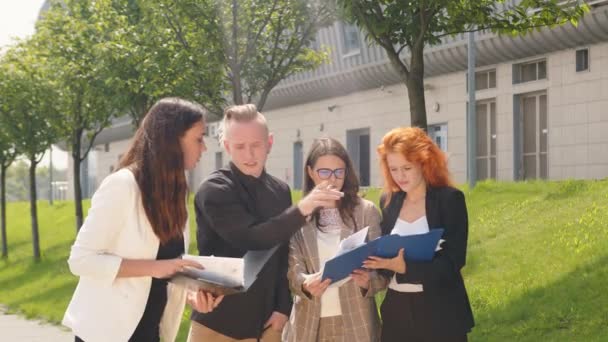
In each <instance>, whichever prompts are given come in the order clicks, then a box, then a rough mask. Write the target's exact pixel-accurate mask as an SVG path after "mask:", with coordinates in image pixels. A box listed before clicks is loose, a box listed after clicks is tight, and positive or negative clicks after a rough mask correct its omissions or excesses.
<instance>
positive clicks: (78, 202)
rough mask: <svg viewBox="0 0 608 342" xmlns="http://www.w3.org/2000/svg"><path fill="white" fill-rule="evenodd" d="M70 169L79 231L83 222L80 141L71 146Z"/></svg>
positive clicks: (77, 229)
mask: <svg viewBox="0 0 608 342" xmlns="http://www.w3.org/2000/svg"><path fill="white" fill-rule="evenodd" d="M72 161H73V163H72V164H73V165H72V171H73V173H74V208H75V209H76V232H78V231H80V227H81V226H82V222H83V213H82V187H81V183H80V143H76V144H74V146H72Z"/></svg>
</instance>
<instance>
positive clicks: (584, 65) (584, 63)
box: [576, 49, 589, 72]
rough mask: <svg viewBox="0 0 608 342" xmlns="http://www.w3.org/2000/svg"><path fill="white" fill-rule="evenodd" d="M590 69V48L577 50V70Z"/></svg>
mask: <svg viewBox="0 0 608 342" xmlns="http://www.w3.org/2000/svg"><path fill="white" fill-rule="evenodd" d="M585 70H589V49H580V50H576V72H579V71H585Z"/></svg>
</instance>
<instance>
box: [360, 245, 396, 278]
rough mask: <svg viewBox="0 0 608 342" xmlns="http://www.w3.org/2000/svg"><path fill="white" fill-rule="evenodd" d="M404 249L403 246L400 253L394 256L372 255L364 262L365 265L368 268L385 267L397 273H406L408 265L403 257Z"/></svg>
mask: <svg viewBox="0 0 608 342" xmlns="http://www.w3.org/2000/svg"><path fill="white" fill-rule="evenodd" d="M403 253H404V249H403V248H401V249H400V250H399V253H398V254H397V256H396V257H394V258H381V257H377V256H370V257H369V258H368V259H367V260H365V261H364V262H363V267H365V268H368V269H373V270H376V269H385V270H391V271H393V272H396V273H401V274H405V272H406V270H407V265H406V264H405V258H404V257H403Z"/></svg>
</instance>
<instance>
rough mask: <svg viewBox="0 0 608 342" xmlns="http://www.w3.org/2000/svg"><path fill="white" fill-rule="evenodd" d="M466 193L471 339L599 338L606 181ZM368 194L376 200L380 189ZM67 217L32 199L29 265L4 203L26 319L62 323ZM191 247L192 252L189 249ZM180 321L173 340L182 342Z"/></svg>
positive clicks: (23, 236) (16, 303) (17, 296)
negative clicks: (34, 231)
mask: <svg viewBox="0 0 608 342" xmlns="http://www.w3.org/2000/svg"><path fill="white" fill-rule="evenodd" d="M465 193H466V196H467V204H468V207H469V218H470V229H469V231H470V234H469V251H468V259H467V266H466V267H465V269H464V276H465V282H466V284H467V288H468V291H469V297H470V299H471V302H472V305H473V310H474V313H475V318H476V322H477V326H476V327H475V328H474V330H473V333H472V334H471V335H470V340H471V341H539V340H545V341H607V340H608V310H607V309H606V308H607V307H608V294H606V290H605V289H606V287H607V284H608V180H604V181H564V182H530V183H495V182H483V183H480V184H478V186H477V187H476V188H475V190H474V191H472V192H469V191H467V190H466V189H465ZM366 197H367V198H369V199H370V200H372V201H374V202H376V203H377V198H378V191H377V190H370V191H369V192H368V193H367V194H366ZM294 198H295V199H297V198H299V194H297V193H295V194H294ZM85 207H88V203H86V205H85ZM73 212H74V209H73V204H72V203H71V202H57V203H55V205H54V206H52V207H51V206H49V205H48V203H47V202H39V219H40V244H41V249H42V261H41V262H39V263H34V262H33V261H32V246H31V231H30V229H31V228H30V222H29V205H28V204H27V203H10V204H9V205H8V241H9V258H8V260H2V261H0V303H2V304H5V305H7V306H8V307H9V309H10V310H12V311H17V312H20V313H22V314H23V315H25V316H27V317H35V318H41V319H44V320H48V321H51V322H55V323H58V322H60V321H61V318H62V316H63V312H64V311H65V308H66V306H67V302H68V301H69V299H70V297H71V295H72V291H73V289H74V287H75V285H76V281H77V279H76V277H74V276H72V275H71V274H70V272H69V270H68V268H67V264H66V259H67V256H68V254H69V249H70V245H71V244H72V242H73V239H74V237H75V228H74V218H73ZM191 219H193V218H191ZM191 227H192V229H194V225H191ZM191 247H192V250H191V252H194V251H195V248H194V247H195V246H194V242H193V244H192V246H191ZM187 315H188V313H185V315H184V322H183V324H182V327H181V330H180V337H179V341H185V336H186V334H187V329H188V322H187Z"/></svg>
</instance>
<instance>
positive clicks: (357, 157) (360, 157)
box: [346, 128, 371, 186]
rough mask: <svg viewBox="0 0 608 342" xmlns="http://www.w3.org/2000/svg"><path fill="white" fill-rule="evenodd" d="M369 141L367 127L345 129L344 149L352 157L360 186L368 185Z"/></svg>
mask: <svg viewBox="0 0 608 342" xmlns="http://www.w3.org/2000/svg"><path fill="white" fill-rule="evenodd" d="M370 142H371V140H370V130H369V128H361V129H353V130H348V131H346V150H347V151H348V154H349V155H350V157H351V159H352V162H353V166H354V167H355V170H356V171H357V176H358V177H359V183H360V184H361V186H370V180H371V178H370V161H371V149H370V148H371V145H370Z"/></svg>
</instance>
